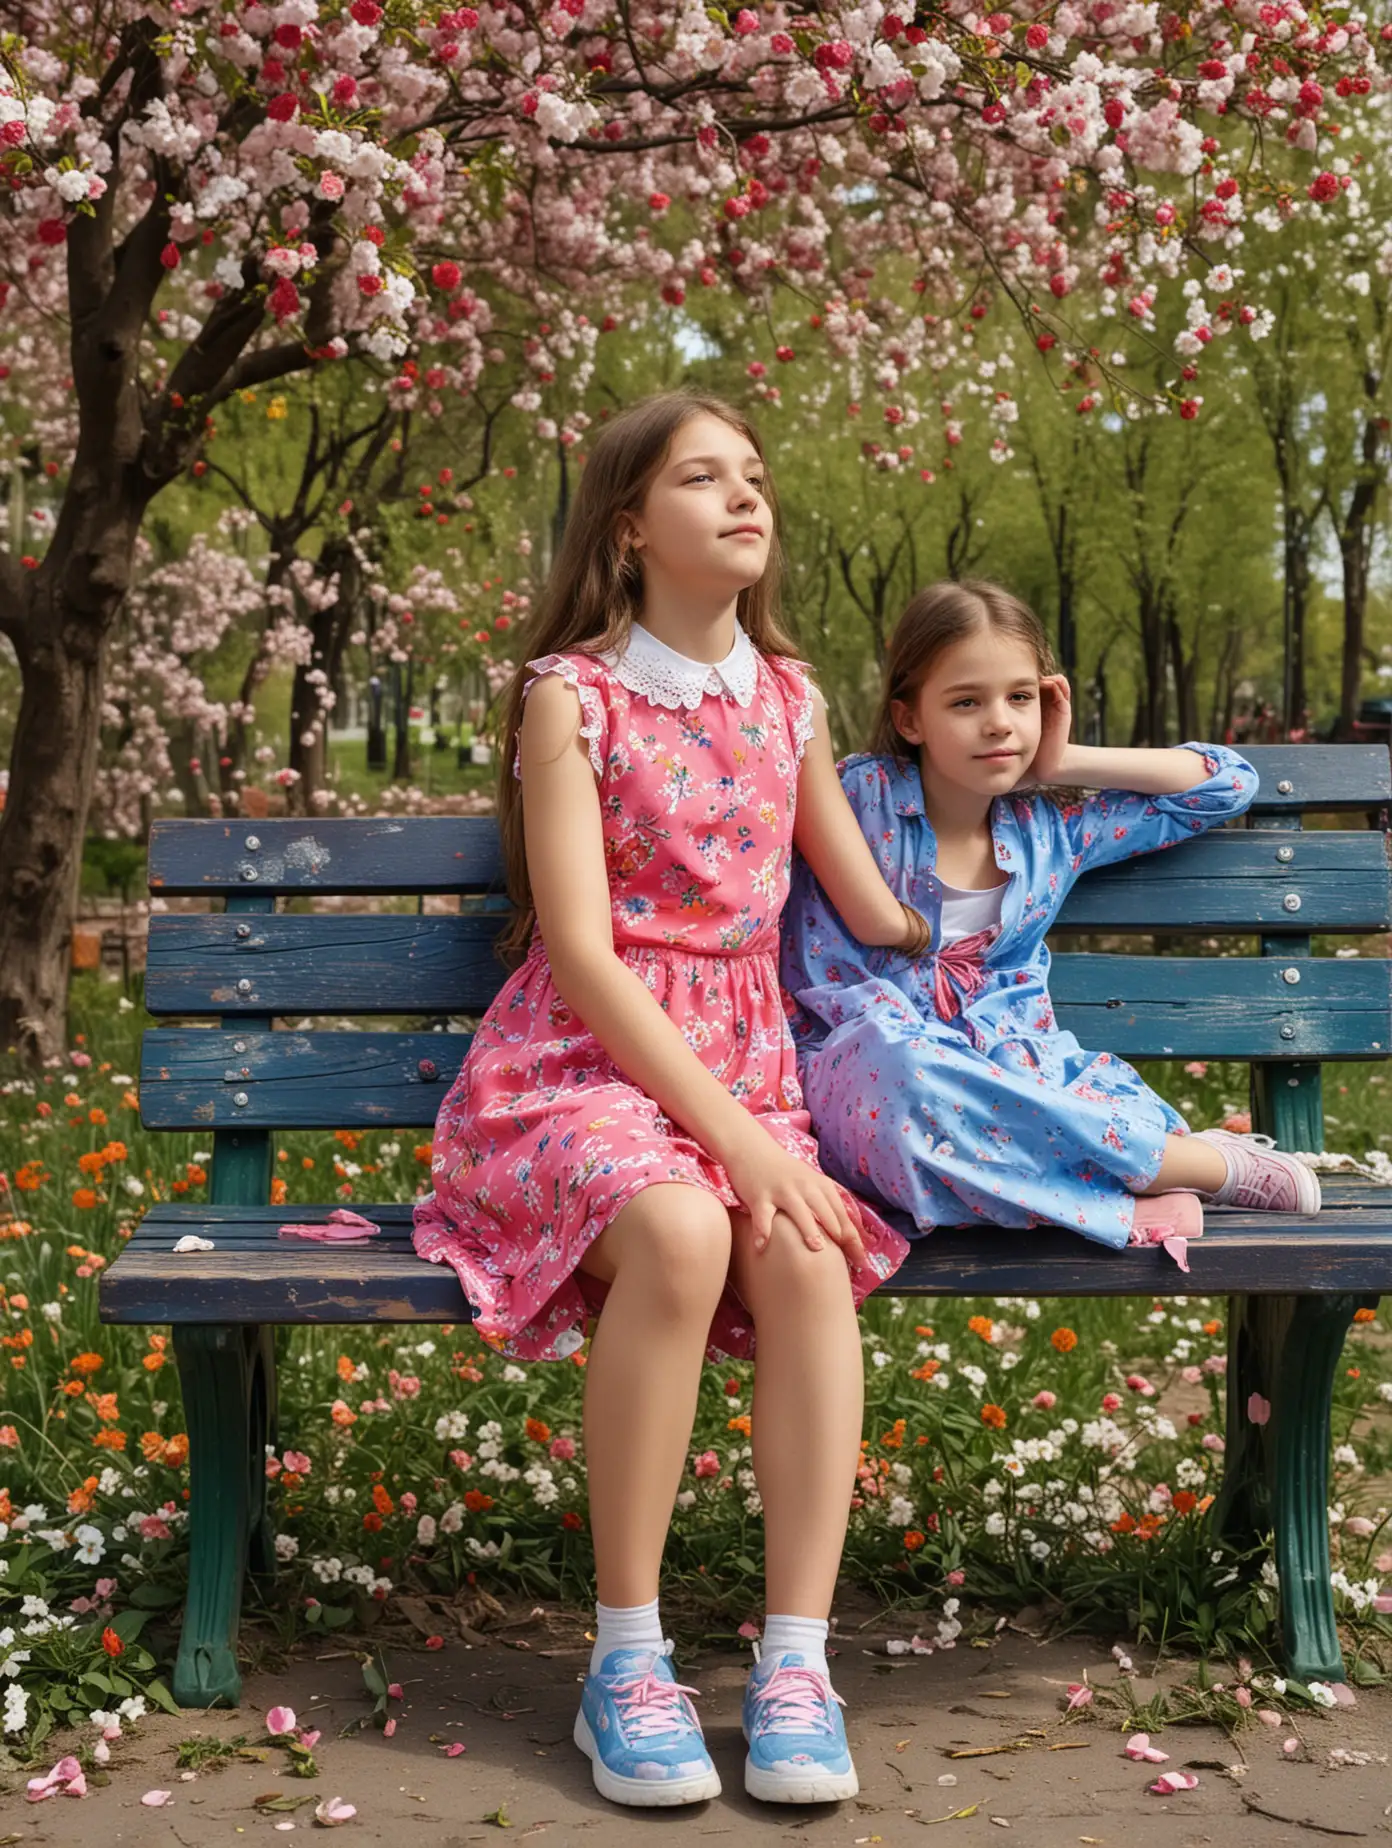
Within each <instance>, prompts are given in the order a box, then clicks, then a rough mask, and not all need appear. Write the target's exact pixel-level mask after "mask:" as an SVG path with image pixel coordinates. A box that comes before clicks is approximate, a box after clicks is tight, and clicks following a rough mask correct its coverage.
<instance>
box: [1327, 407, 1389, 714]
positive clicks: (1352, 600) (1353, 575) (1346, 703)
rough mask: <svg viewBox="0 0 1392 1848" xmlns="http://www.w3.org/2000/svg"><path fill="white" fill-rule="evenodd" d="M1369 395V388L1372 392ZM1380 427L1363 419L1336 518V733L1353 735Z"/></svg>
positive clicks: (1378, 479)
mask: <svg viewBox="0 0 1392 1848" xmlns="http://www.w3.org/2000/svg"><path fill="white" fill-rule="evenodd" d="M1364 383H1365V388H1367V387H1369V386H1371V388H1372V389H1373V390H1375V389H1376V385H1377V379H1376V377H1375V376H1373V375H1370V378H1369V379H1365V381H1364ZM1369 395H1370V396H1371V390H1370V391H1369ZM1381 447H1382V430H1381V428H1380V426H1379V423H1378V420H1377V418H1375V417H1365V418H1364V420H1363V454H1362V466H1361V468H1360V469H1359V472H1358V477H1357V480H1356V481H1355V483H1354V487H1353V493H1352V494H1351V495H1350V497H1349V504H1348V508H1347V510H1346V512H1345V514H1344V517H1343V519H1342V520H1339V521H1337V522H1336V527H1337V534H1338V540H1339V560H1340V564H1341V567H1342V572H1343V580H1344V658H1343V663H1342V667H1341V670H1340V674H1339V719H1338V724H1337V727H1336V735H1337V736H1338V737H1340V738H1345V739H1347V738H1351V737H1352V736H1353V722H1354V720H1355V719H1356V718H1357V717H1358V703H1359V694H1360V692H1361V691H1362V687H1363V654H1364V635H1365V632H1366V626H1367V616H1368V568H1369V565H1370V564H1371V562H1372V555H1373V533H1374V523H1373V514H1374V510H1375V508H1376V506H1377V498H1378V490H1379V487H1380V486H1381V479H1382V473H1381V468H1380V466H1379V451H1380V450H1381Z"/></svg>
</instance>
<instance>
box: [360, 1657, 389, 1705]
mask: <svg viewBox="0 0 1392 1848" xmlns="http://www.w3.org/2000/svg"><path fill="white" fill-rule="evenodd" d="M362 1678H363V1680H364V1682H365V1683H366V1684H367V1691H368V1693H369V1694H375V1695H376V1696H377V1698H378V1699H379V1700H384V1699H385V1698H386V1693H387V1681H386V1677H385V1675H383V1674H382V1672H381V1670H380V1669H379V1668H378V1666H377V1664H376V1663H375V1662H364V1663H363V1665H362Z"/></svg>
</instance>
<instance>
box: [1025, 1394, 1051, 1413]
mask: <svg viewBox="0 0 1392 1848" xmlns="http://www.w3.org/2000/svg"><path fill="white" fill-rule="evenodd" d="M1030 1403H1031V1405H1033V1406H1034V1407H1035V1409H1036V1410H1037V1411H1041V1412H1051V1411H1053V1409H1054V1407H1055V1406H1056V1405H1057V1404H1058V1394H1057V1393H1052V1392H1048V1391H1045V1392H1037V1393H1036V1394H1035V1395H1034V1397H1033V1399H1032V1400H1031V1401H1030Z"/></svg>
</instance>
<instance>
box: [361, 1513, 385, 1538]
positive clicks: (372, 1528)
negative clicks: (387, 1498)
mask: <svg viewBox="0 0 1392 1848" xmlns="http://www.w3.org/2000/svg"><path fill="white" fill-rule="evenodd" d="M363 1526H364V1527H365V1528H366V1529H367V1531H368V1533H370V1534H380V1533H381V1531H382V1517H381V1515H380V1514H365V1515H364V1516H363Z"/></svg>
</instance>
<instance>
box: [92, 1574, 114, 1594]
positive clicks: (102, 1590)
mask: <svg viewBox="0 0 1392 1848" xmlns="http://www.w3.org/2000/svg"><path fill="white" fill-rule="evenodd" d="M115 1589H116V1581H115V1579H106V1578H102V1579H98V1580H97V1582H96V1584H95V1585H94V1586H93V1587H92V1596H93V1597H94V1598H109V1597H110V1596H111V1594H112V1592H113V1591H115Z"/></svg>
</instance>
